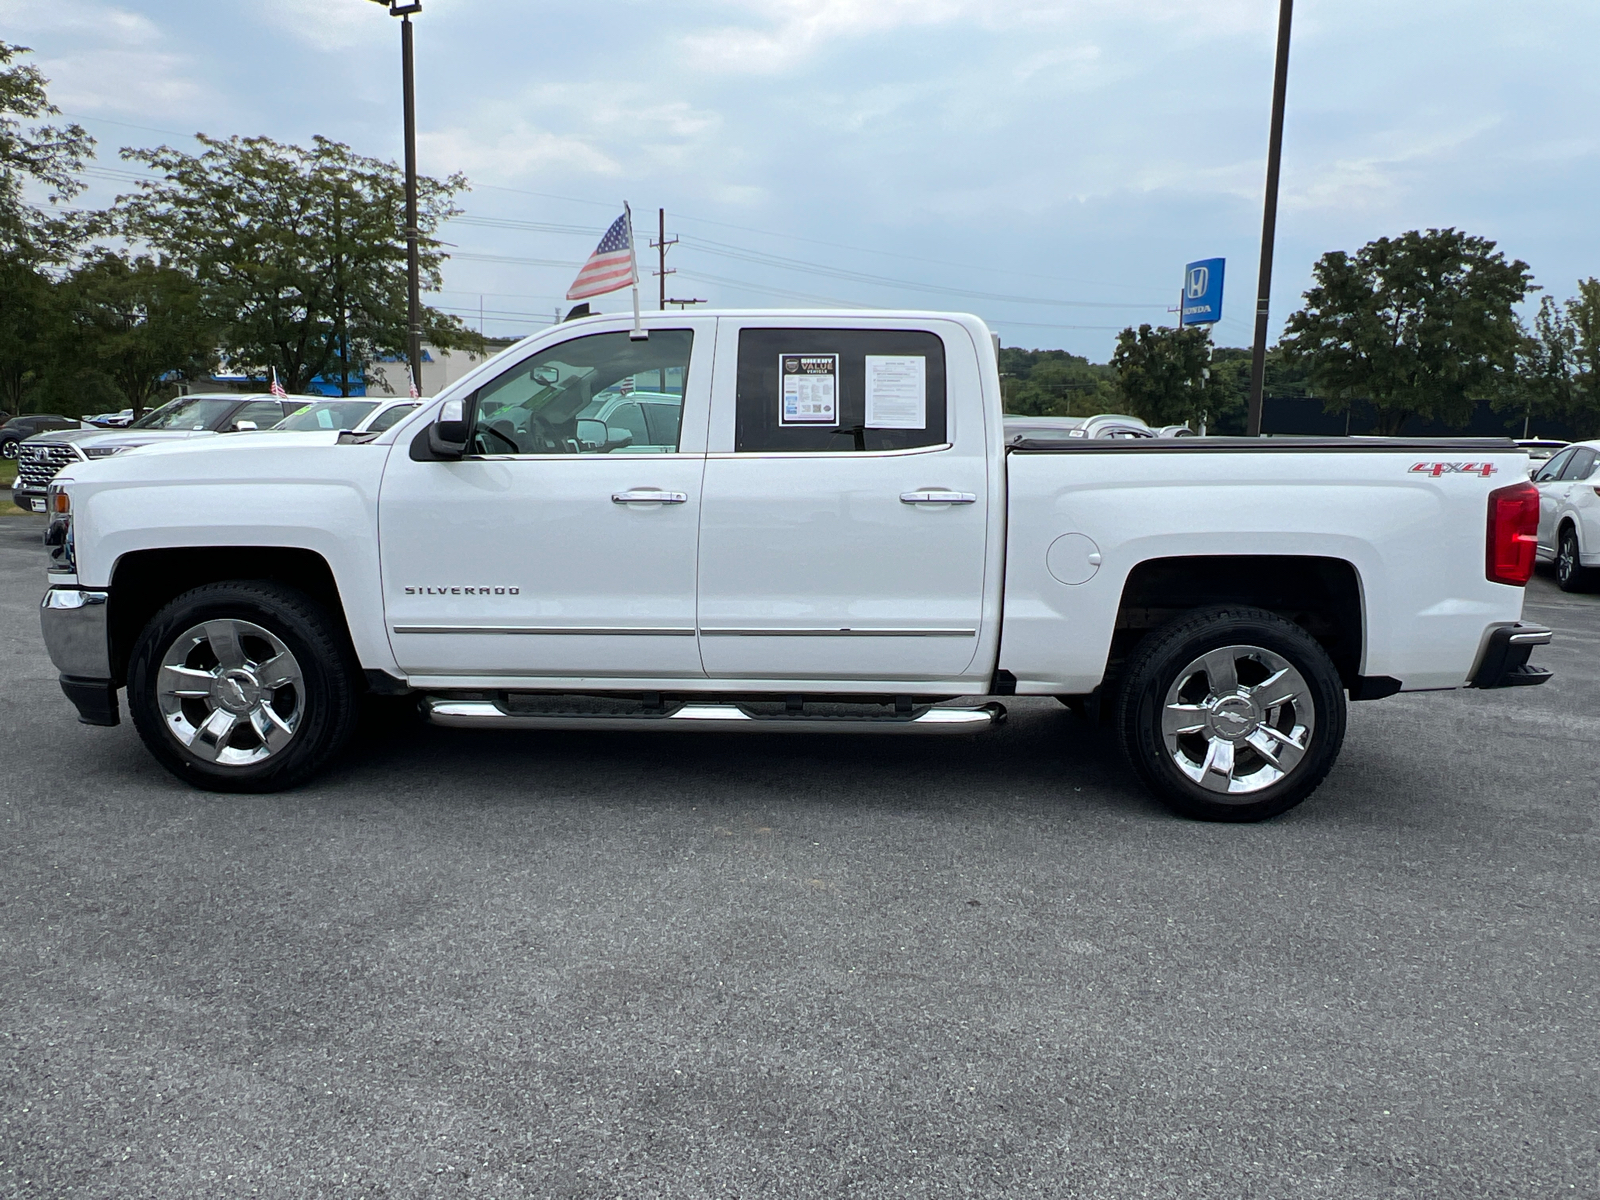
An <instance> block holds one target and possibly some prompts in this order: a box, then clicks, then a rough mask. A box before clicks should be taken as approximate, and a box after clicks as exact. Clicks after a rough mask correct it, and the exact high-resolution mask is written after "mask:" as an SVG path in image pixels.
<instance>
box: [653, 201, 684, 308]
mask: <svg viewBox="0 0 1600 1200" xmlns="http://www.w3.org/2000/svg"><path fill="white" fill-rule="evenodd" d="M656 219H657V220H658V221H659V222H660V224H659V226H658V228H657V236H656V240H655V241H653V242H651V243H650V248H651V249H652V250H656V251H659V253H660V255H661V258H660V262H661V269H660V270H658V271H654V272H652V274H655V275H659V276H661V306H660V307H661V311H662V312H666V311H667V276H668V275H676V274H677V272H676V271H669V270H667V247H668V246H676V245H677V244H678V239H677V238H673V239H672V240H671V241H670V242H669V241H667V210H666V209H664V208H658V209H656ZM674 303H676V301H674Z"/></svg>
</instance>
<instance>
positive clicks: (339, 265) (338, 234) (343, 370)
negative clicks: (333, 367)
mask: <svg viewBox="0 0 1600 1200" xmlns="http://www.w3.org/2000/svg"><path fill="white" fill-rule="evenodd" d="M343 191H344V182H343V181H342V180H341V181H340V182H338V183H336V184H334V188H333V300H334V305H335V310H334V317H335V320H336V322H337V324H336V327H335V330H334V337H336V338H338V339H339V395H341V396H348V395H349V394H350V330H349V321H348V317H347V316H346V312H345V302H344V218H343V215H342V214H341V212H340V210H339V199H340V195H341V193H342V192H343Z"/></svg>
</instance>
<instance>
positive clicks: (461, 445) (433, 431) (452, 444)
mask: <svg viewBox="0 0 1600 1200" xmlns="http://www.w3.org/2000/svg"><path fill="white" fill-rule="evenodd" d="M468 425H469V422H468V421H467V414H466V405H465V404H464V403H462V401H460V400H446V401H445V402H444V407H443V408H441V409H440V410H439V415H438V416H437V417H436V418H434V421H433V423H432V424H431V425H429V426H428V429H427V437H428V451H429V453H430V455H431V456H432V457H433V458H436V459H457V458H460V457H461V456H462V455H463V454H465V453H466V452H467V436H468V433H469V432H470V430H469V428H468Z"/></svg>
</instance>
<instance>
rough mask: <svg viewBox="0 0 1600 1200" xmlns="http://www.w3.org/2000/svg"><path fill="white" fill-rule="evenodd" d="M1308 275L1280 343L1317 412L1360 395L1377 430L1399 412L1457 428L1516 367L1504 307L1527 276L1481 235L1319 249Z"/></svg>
mask: <svg viewBox="0 0 1600 1200" xmlns="http://www.w3.org/2000/svg"><path fill="white" fill-rule="evenodd" d="M1313 276H1314V278H1315V280H1316V282H1315V284H1314V285H1313V286H1312V288H1311V289H1310V290H1309V291H1307V292H1306V294H1305V307H1304V308H1303V309H1301V310H1300V311H1299V312H1297V313H1295V314H1294V315H1293V316H1291V317H1290V318H1289V321H1288V325H1287V329H1286V333H1285V336H1284V339H1283V345H1284V348H1285V351H1286V353H1287V357H1288V359H1289V361H1290V362H1292V363H1296V364H1299V365H1301V366H1303V367H1304V368H1305V369H1306V370H1307V371H1308V373H1309V374H1310V377H1311V380H1312V382H1313V383H1314V384H1315V385H1316V386H1317V388H1318V390H1319V391H1320V392H1322V393H1323V396H1324V400H1323V403H1324V407H1325V408H1326V409H1327V410H1328V411H1329V412H1344V411H1346V410H1347V409H1348V407H1349V405H1350V404H1351V402H1352V401H1354V400H1357V399H1365V400H1368V401H1369V402H1370V403H1371V404H1372V407H1373V408H1374V410H1375V411H1376V413H1377V431H1378V432H1379V433H1385V434H1396V433H1399V432H1400V430H1401V429H1402V428H1403V427H1404V425H1405V423H1406V421H1407V420H1408V419H1409V418H1411V417H1421V418H1423V419H1425V420H1427V419H1432V420H1438V421H1443V422H1444V423H1445V424H1447V425H1464V424H1466V423H1467V421H1468V420H1470V419H1471V416H1472V412H1473V409H1474V408H1475V406H1476V404H1477V401H1478V399H1479V398H1480V397H1482V396H1485V395H1490V394H1491V393H1492V391H1493V389H1494V387H1495V386H1496V383H1497V381H1498V380H1499V379H1500V378H1501V377H1502V376H1503V374H1504V373H1505V372H1509V371H1512V370H1514V369H1515V367H1516V356H1517V351H1518V349H1519V348H1520V347H1521V345H1522V341H1523V333H1522V330H1521V328H1520V327H1519V325H1518V322H1517V318H1516V313H1515V310H1514V307H1513V306H1514V305H1516V304H1517V303H1518V302H1520V301H1521V300H1522V299H1523V298H1524V297H1525V296H1526V295H1527V294H1528V292H1529V291H1530V290H1531V287H1532V279H1533V276H1532V275H1531V274H1530V273H1529V270H1528V264H1527V263H1525V262H1521V261H1520V260H1517V261H1511V262H1508V261H1507V260H1506V257H1505V255H1504V254H1502V253H1500V252H1498V251H1497V250H1495V244H1494V243H1493V242H1492V241H1489V240H1488V239H1486V238H1481V237H1475V236H1472V235H1470V234H1466V233H1462V232H1461V231H1460V230H1457V229H1430V230H1428V231H1427V232H1426V233H1420V232H1418V231H1416V230H1413V231H1411V232H1409V233H1403V234H1401V235H1400V236H1399V237H1397V238H1379V239H1378V240H1377V241H1374V242H1368V243H1367V244H1366V245H1365V246H1363V247H1362V248H1361V249H1360V250H1358V251H1356V253H1355V255H1354V256H1351V255H1348V254H1346V253H1345V252H1344V251H1342V250H1334V251H1330V252H1329V253H1327V254H1324V255H1323V256H1322V258H1321V259H1319V260H1318V262H1317V265H1316V267H1315V268H1314V271H1313Z"/></svg>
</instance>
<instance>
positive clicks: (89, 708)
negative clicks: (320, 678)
mask: <svg viewBox="0 0 1600 1200" xmlns="http://www.w3.org/2000/svg"><path fill="white" fill-rule="evenodd" d="M109 599H110V593H108V592H100V591H92V590H89V589H86V588H76V587H57V588H51V589H50V590H49V591H48V592H46V593H45V594H44V600H43V601H41V602H40V605H39V625H40V628H41V629H42V630H43V631H44V644H45V649H47V650H48V651H49V652H50V661H51V662H53V663H55V665H56V670H58V671H60V672H61V690H62V692H64V693H65V694H66V697H67V699H68V700H71V701H72V703H73V705H74V706H75V707H76V708H77V710H78V720H80V721H82V722H83V723H84V724H85V725H116V724H118V723H120V721H121V719H122V717H121V714H120V713H119V712H118V710H117V684H116V681H115V680H114V679H113V678H112V675H111V641H110V637H109V629H108V626H107V622H106V607H107V605H106V601H107V600H109Z"/></svg>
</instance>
